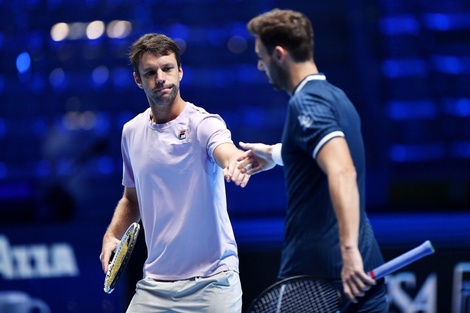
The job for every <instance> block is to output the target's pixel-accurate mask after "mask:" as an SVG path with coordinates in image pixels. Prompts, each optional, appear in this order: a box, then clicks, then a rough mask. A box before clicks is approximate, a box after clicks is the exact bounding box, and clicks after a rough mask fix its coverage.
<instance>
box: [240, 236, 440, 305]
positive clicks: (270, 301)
mask: <svg viewBox="0 0 470 313" xmlns="http://www.w3.org/2000/svg"><path fill="white" fill-rule="evenodd" d="M432 253H434V248H433V246H432V244H431V242H430V241H429V240H428V241H425V242H424V243H422V244H421V245H419V246H418V247H416V248H414V249H412V250H410V251H408V252H406V253H404V254H402V255H399V256H398V257H396V258H394V259H393V260H391V261H388V262H386V263H384V264H383V265H381V266H379V267H377V268H376V269H374V270H372V271H370V272H368V274H369V276H370V277H372V278H374V279H380V278H382V277H385V276H387V275H389V274H391V273H393V272H394V271H396V270H399V269H400V268H403V267H405V266H406V265H408V264H410V263H412V262H414V261H416V260H418V259H420V258H422V257H424V256H426V255H429V254H432ZM341 305H342V299H341V294H340V292H339V290H338V289H337V288H336V287H335V286H334V285H333V284H332V283H331V282H328V281H325V280H318V279H315V278H312V277H310V276H295V277H290V278H287V279H284V280H281V281H279V282H277V283H275V284H273V285H272V286H270V287H269V288H267V289H266V290H265V291H263V292H262V293H261V294H260V295H259V296H258V297H257V298H256V299H254V300H253V302H252V303H251V305H250V306H249V308H248V311H247V313H299V312H302V313H333V312H334V313H337V312H340V308H341Z"/></svg>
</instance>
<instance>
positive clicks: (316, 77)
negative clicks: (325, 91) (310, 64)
mask: <svg viewBox="0 0 470 313" xmlns="http://www.w3.org/2000/svg"><path fill="white" fill-rule="evenodd" d="M311 80H326V76H325V75H323V74H312V75H308V76H307V77H305V78H304V79H303V80H302V81H301V82H300V84H299V85H297V88H295V90H294V95H295V94H296V93H298V92H299V91H300V90H302V88H304V86H305V84H306V83H307V82H309V81H311Z"/></svg>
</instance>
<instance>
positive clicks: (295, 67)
mask: <svg viewBox="0 0 470 313" xmlns="http://www.w3.org/2000/svg"><path fill="white" fill-rule="evenodd" d="M314 74H318V69H317V66H316V65H315V63H314V62H312V61H307V62H301V63H293V64H292V65H291V67H290V82H289V90H288V93H289V95H292V94H293V93H294V91H295V88H296V87H297V86H298V85H299V84H300V82H301V81H302V80H304V79H305V77H307V76H309V75H314Z"/></svg>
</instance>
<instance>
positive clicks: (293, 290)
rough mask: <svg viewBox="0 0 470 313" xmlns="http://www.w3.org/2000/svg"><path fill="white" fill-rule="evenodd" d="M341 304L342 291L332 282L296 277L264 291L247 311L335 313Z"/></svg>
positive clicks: (257, 312) (259, 312) (254, 312)
mask: <svg viewBox="0 0 470 313" xmlns="http://www.w3.org/2000/svg"><path fill="white" fill-rule="evenodd" d="M340 306H341V294H340V292H339V290H338V289H337V288H336V287H335V286H334V285H333V284H332V283H331V282H328V281H326V280H318V279H314V278H312V277H310V276H294V277H290V278H287V279H284V280H281V281H279V282H277V283H275V284H273V285H271V286H270V287H268V288H267V289H266V290H264V291H263V292H262V293H261V294H260V295H259V296H258V297H257V298H256V299H254V300H253V302H252V303H251V304H250V306H249V308H248V311H247V313H298V312H305V313H310V312H312V313H313V312H315V313H317V312H318V313H329V312H335V313H336V312H339V310H340Z"/></svg>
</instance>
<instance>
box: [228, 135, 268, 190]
mask: <svg viewBox="0 0 470 313" xmlns="http://www.w3.org/2000/svg"><path fill="white" fill-rule="evenodd" d="M239 145H240V147H241V148H243V149H245V150H246V151H242V153H241V154H240V155H238V158H237V159H236V161H234V162H230V163H229V166H227V167H225V168H224V178H225V180H226V181H227V182H234V183H235V184H236V185H237V186H240V187H242V188H243V187H245V186H246V185H247V184H248V180H249V179H250V176H251V175H254V174H257V173H259V172H262V171H267V170H270V169H272V168H273V167H274V166H276V162H275V161H274V159H273V149H275V145H266V144H263V143H244V142H240V143H239Z"/></svg>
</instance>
